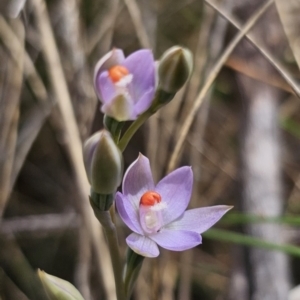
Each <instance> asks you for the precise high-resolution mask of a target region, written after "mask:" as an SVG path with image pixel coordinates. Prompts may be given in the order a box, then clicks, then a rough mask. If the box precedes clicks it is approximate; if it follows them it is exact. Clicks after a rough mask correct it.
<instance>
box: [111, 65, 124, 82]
mask: <svg viewBox="0 0 300 300" xmlns="http://www.w3.org/2000/svg"><path fill="white" fill-rule="evenodd" d="M108 74H109V77H110V79H111V80H112V82H113V83H117V82H118V81H120V80H121V79H122V78H123V77H125V76H126V75H128V74H129V71H128V70H127V68H125V67H123V66H120V65H117V66H114V67H112V68H110V69H109V70H108Z"/></svg>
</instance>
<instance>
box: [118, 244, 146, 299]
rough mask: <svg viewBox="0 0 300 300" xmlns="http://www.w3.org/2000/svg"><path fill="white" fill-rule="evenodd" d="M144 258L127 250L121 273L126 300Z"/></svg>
mask: <svg viewBox="0 0 300 300" xmlns="http://www.w3.org/2000/svg"><path fill="white" fill-rule="evenodd" d="M144 258H145V257H144V256H141V255H139V254H137V253H135V252H134V251H132V250H131V249H130V248H128V250H127V259H126V265H125V267H124V273H123V280H124V290H125V295H126V296H127V299H129V298H130V296H131V293H132V290H133V287H134V284H135V282H136V279H137V277H138V275H139V272H140V270H141V268H142V264H143V261H144Z"/></svg>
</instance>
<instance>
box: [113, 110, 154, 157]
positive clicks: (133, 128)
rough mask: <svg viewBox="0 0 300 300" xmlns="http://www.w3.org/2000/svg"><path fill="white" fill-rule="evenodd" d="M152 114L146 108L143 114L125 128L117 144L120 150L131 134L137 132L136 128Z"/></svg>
mask: <svg viewBox="0 0 300 300" xmlns="http://www.w3.org/2000/svg"><path fill="white" fill-rule="evenodd" d="M152 114H153V111H152V110H150V109H149V110H146V111H145V112H144V113H143V114H141V115H140V116H139V117H138V118H137V119H136V120H135V121H134V122H133V123H132V124H131V125H130V127H129V128H128V129H127V131H126V132H125V133H124V135H123V136H122V138H121V140H120V142H119V144H118V146H119V148H120V150H121V151H122V152H123V151H124V150H125V149H126V147H127V145H128V143H129V141H130V140H131V138H132V137H133V135H134V134H135V133H136V132H137V130H138V129H139V128H140V127H141V126H142V125H143V124H144V122H145V121H146V120H147V119H149V118H150V117H151V116H152Z"/></svg>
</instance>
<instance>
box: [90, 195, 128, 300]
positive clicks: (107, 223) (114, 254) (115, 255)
mask: <svg viewBox="0 0 300 300" xmlns="http://www.w3.org/2000/svg"><path fill="white" fill-rule="evenodd" d="M90 203H91V206H92V208H93V210H94V213H95V216H96V218H97V219H98V220H99V222H100V223H101V225H102V227H103V229H104V234H105V236H106V238H107V244H108V248H109V252H110V258H111V263H112V267H113V272H114V277H115V285H116V293H117V299H118V300H126V297H125V293H124V284H123V279H122V267H123V266H122V262H121V257H120V253H119V243H118V236H117V229H116V226H115V224H114V223H113V221H112V218H111V214H110V212H109V210H105V211H103V210H100V208H99V207H98V205H97V204H96V203H95V202H94V200H93V199H92V198H90Z"/></svg>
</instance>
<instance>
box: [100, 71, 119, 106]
mask: <svg viewBox="0 0 300 300" xmlns="http://www.w3.org/2000/svg"><path fill="white" fill-rule="evenodd" d="M96 87H97V89H96V90H97V91H98V97H99V98H100V99H101V101H102V103H104V104H105V103H108V102H110V101H111V100H112V99H113V98H114V97H116V95H117V90H116V87H115V85H114V84H113V82H112V81H111V79H110V77H109V75H108V72H107V71H104V72H102V73H101V74H100V76H98V78H97V81H96Z"/></svg>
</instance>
